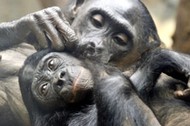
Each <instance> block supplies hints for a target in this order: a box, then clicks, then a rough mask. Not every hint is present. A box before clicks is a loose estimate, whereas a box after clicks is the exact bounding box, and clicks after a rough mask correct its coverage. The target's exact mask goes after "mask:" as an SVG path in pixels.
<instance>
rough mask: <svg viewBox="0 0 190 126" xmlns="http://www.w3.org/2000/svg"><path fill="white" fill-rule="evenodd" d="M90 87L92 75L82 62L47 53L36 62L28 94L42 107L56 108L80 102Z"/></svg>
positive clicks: (67, 56)
mask: <svg viewBox="0 0 190 126" xmlns="http://www.w3.org/2000/svg"><path fill="white" fill-rule="evenodd" d="M92 86H93V81H92V76H91V73H90V71H89V70H88V69H86V68H84V67H83V66H82V62H81V61H79V60H78V59H76V58H74V57H72V56H70V55H67V54H65V53H50V54H48V55H46V56H45V57H44V58H43V59H42V60H41V61H40V62H39V64H38V66H37V68H36V70H35V74H34V78H33V82H32V88H31V90H32V94H33V96H34V98H35V99H36V100H37V102H38V103H40V104H41V105H43V106H48V107H49V108H51V107H56V108H59V107H61V106H65V105H66V104H72V103H76V102H80V101H81V100H82V99H84V98H85V97H86V95H87V94H88V92H89V91H91V90H92Z"/></svg>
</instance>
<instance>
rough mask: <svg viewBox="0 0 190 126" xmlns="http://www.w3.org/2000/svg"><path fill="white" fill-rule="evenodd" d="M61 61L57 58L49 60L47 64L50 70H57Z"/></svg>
mask: <svg viewBox="0 0 190 126" xmlns="http://www.w3.org/2000/svg"><path fill="white" fill-rule="evenodd" d="M58 62H59V60H58V59H57V58H52V59H49V60H48V62H47V66H48V68H49V69H50V70H55V69H56V68H57V66H58Z"/></svg>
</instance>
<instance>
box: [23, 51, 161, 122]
mask: <svg viewBox="0 0 190 126" xmlns="http://www.w3.org/2000/svg"><path fill="white" fill-rule="evenodd" d="M46 53H47V52H46V51H41V52H37V53H36V54H33V55H32V56H30V57H29V58H28V59H27V60H26V61H25V64H24V66H23V68H22V69H21V71H20V74H19V82H20V88H21V93H22V96H23V100H24V103H25V105H26V107H27V109H28V112H29V115H30V119H31V123H32V125H34V126H97V125H100V126H123V125H125V126H135V125H137V126H152V125H155V126H160V124H159V122H158V121H157V119H156V118H155V116H154V114H153V113H152V111H151V110H150V109H149V108H148V107H147V106H146V105H145V104H144V103H143V102H142V101H141V99H140V98H139V97H138V95H137V94H136V92H135V90H134V89H133V86H132V85H131V82H130V80H129V79H128V78H125V76H123V75H122V72H121V71H119V70H117V69H116V68H113V67H109V66H103V65H101V64H99V63H96V65H94V64H93V63H90V61H83V60H79V59H77V58H74V57H73V56H71V55H68V54H66V53H55V52H52V53H49V54H47V55H45V54H46ZM44 55H45V56H44ZM89 69H90V71H91V72H90V71H89Z"/></svg>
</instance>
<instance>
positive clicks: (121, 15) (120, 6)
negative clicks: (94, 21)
mask: <svg viewBox="0 0 190 126" xmlns="http://www.w3.org/2000/svg"><path fill="white" fill-rule="evenodd" d="M86 5H87V6H88V7H87V9H90V10H93V9H94V10H102V11H106V13H107V14H108V15H110V16H112V18H113V19H116V20H118V21H119V22H120V23H122V24H123V25H125V24H126V25H127V24H128V23H130V24H133V23H134V21H136V20H135V19H134V18H136V16H131V15H135V14H136V13H134V10H137V9H139V11H140V8H142V6H141V4H139V1H138V0H119V1H118V0H89V1H88V3H87V4H86ZM129 16H130V17H129ZM126 19H127V20H126ZM128 21H129V22H128ZM127 26H128V25H127Z"/></svg>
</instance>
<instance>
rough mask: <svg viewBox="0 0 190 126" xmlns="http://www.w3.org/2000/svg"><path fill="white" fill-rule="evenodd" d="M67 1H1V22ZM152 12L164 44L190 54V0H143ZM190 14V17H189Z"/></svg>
mask: <svg viewBox="0 0 190 126" xmlns="http://www.w3.org/2000/svg"><path fill="white" fill-rule="evenodd" d="M65 1H66V0H29V1H26V0H0V22H4V21H11V20H14V19H18V18H20V17H22V16H24V15H26V14H28V13H31V12H34V11H37V10H40V9H42V8H45V7H48V6H54V5H57V6H60V7H61V5H62V4H64V2H65ZM142 2H143V3H145V5H146V6H147V8H148V10H149V11H150V13H151V15H152V17H153V19H154V21H155V23H156V26H157V29H158V33H159V35H160V38H161V40H162V41H163V42H164V43H165V47H167V48H173V49H175V50H178V51H181V52H186V53H190V37H189V36H190V19H188V17H190V0H142ZM188 15H189V16H188Z"/></svg>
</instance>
